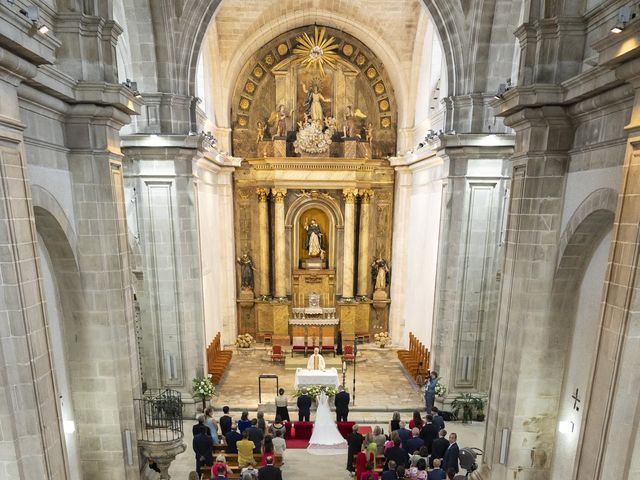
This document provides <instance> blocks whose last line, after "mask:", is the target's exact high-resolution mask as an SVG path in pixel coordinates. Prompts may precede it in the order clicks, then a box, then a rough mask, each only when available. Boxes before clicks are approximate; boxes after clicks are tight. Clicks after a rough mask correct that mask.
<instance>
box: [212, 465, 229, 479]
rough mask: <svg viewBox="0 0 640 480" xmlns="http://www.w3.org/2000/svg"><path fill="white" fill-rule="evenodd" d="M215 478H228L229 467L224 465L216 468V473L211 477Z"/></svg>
mask: <svg viewBox="0 0 640 480" xmlns="http://www.w3.org/2000/svg"><path fill="white" fill-rule="evenodd" d="M211 478H212V479H213V480H225V479H226V478H227V469H226V468H225V467H223V466H219V467H218V468H217V469H216V475H215V476H213V475H212V477H211Z"/></svg>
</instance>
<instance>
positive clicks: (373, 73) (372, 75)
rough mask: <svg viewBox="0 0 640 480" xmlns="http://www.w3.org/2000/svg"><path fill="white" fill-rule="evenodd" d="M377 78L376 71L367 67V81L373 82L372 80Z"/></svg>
mask: <svg viewBox="0 0 640 480" xmlns="http://www.w3.org/2000/svg"><path fill="white" fill-rule="evenodd" d="M377 76H378V72H377V71H376V69H375V68H373V67H369V68H367V78H368V79H369V80H373V79H374V78H376V77H377Z"/></svg>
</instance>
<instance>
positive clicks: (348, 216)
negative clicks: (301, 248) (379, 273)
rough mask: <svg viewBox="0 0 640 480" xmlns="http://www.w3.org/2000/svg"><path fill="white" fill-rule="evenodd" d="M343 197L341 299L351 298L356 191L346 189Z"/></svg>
mask: <svg viewBox="0 0 640 480" xmlns="http://www.w3.org/2000/svg"><path fill="white" fill-rule="evenodd" d="M342 194H343V195H344V261H343V264H342V298H343V299H345V300H346V299H350V298H353V259H354V257H355V245H354V243H355V241H354V239H355V201H356V195H358V190H356V189H354V188H353V189H352V188H350V189H346V190H343V191H342Z"/></svg>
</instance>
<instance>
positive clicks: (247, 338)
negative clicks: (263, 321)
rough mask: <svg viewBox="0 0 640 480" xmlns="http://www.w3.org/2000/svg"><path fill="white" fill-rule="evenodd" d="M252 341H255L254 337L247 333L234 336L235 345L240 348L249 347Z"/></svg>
mask: <svg viewBox="0 0 640 480" xmlns="http://www.w3.org/2000/svg"><path fill="white" fill-rule="evenodd" d="M254 343H256V340H255V338H253V337H252V336H251V335H250V334H248V333H243V334H240V335H238V338H236V345H237V346H238V347H240V348H249V347H251V345H253V344H254Z"/></svg>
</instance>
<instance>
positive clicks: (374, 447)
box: [364, 432, 378, 457]
mask: <svg viewBox="0 0 640 480" xmlns="http://www.w3.org/2000/svg"><path fill="white" fill-rule="evenodd" d="M364 444H365V445H366V446H367V453H368V454H369V455H372V456H373V457H375V456H376V455H377V453H378V444H377V443H376V442H374V441H373V432H369V433H367V434H366V435H365V436H364Z"/></svg>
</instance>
